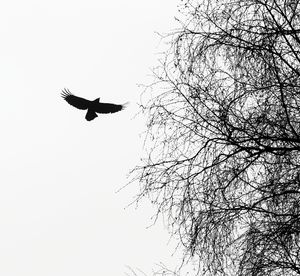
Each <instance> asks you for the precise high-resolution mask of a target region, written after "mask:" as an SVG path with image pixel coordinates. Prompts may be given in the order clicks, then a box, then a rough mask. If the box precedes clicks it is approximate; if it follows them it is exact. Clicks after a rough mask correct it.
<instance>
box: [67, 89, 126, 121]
mask: <svg viewBox="0 0 300 276" xmlns="http://www.w3.org/2000/svg"><path fill="white" fill-rule="evenodd" d="M61 96H62V97H63V98H64V99H65V100H66V101H67V102H68V103H69V104H70V105H72V106H74V107H76V108H78V109H83V110H85V109H87V113H86V115H85V119H86V120H87V121H91V120H94V119H95V118H96V117H98V115H97V113H115V112H118V111H121V110H123V109H124V108H125V107H126V105H127V103H125V104H112V103H101V102H100V98H97V99H96V100H94V101H89V100H86V99H84V98H80V97H77V96H75V95H73V94H72V93H71V92H70V90H69V89H66V88H64V89H63V90H62V93H61Z"/></svg>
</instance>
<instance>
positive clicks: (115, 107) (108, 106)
mask: <svg viewBox="0 0 300 276" xmlns="http://www.w3.org/2000/svg"><path fill="white" fill-rule="evenodd" d="M126 105H127V103H126V104H112V103H100V102H99V103H97V105H96V106H95V111H96V112H97V113H115V112H118V111H121V110H123V109H124V108H125V107H126Z"/></svg>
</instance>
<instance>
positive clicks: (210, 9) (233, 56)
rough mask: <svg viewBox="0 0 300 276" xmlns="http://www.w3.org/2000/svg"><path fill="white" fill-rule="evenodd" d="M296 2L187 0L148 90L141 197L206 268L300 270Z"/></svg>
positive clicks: (215, 271)
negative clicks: (149, 203) (155, 210)
mask: <svg viewBox="0 0 300 276" xmlns="http://www.w3.org/2000/svg"><path fill="white" fill-rule="evenodd" d="M298 2H299V1H296V0H295V1H292V0H240V1H236V0H216V1H211V0H201V1H200V0H198V1H196V0H191V1H188V0H187V1H185V2H184V3H183V4H182V7H181V14H182V17H183V19H181V20H180V22H181V24H182V25H181V26H182V27H181V28H180V29H178V30H177V31H175V32H174V33H172V34H171V35H169V36H168V37H167V38H166V39H168V38H171V40H170V41H171V47H170V49H169V51H167V52H166V53H165V54H164V59H163V60H162V61H161V66H159V68H157V69H156V70H155V76H156V83H155V84H153V85H151V87H149V89H148V90H146V92H145V95H146V96H147V95H148V99H149V100H148V101H147V102H146V103H143V110H144V112H145V113H146V114H147V115H148V132H147V137H146V145H147V146H148V149H149V152H148V154H147V156H146V158H144V159H143V163H142V164H141V165H140V166H138V167H137V168H136V169H135V170H134V171H135V173H136V178H137V179H138V180H139V182H140V189H141V190H140V194H139V197H138V200H140V199H142V198H144V197H150V198H151V200H152V202H153V203H154V204H156V206H157V215H159V214H167V216H168V221H169V226H170V228H171V229H172V230H173V232H174V234H175V235H178V236H179V237H180V239H181V242H182V244H183V246H184V247H185V248H186V250H187V253H188V254H189V255H190V256H198V257H199V266H200V268H201V270H200V272H199V274H201V275H272V276H273V275H300V239H299V237H300V236H299V234H300V167H299V166H300V154H299V153H300V78H299V76H300V36H299V34H300V7H299V3H298ZM150 95H151V96H150Z"/></svg>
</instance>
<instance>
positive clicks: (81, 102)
mask: <svg viewBox="0 0 300 276" xmlns="http://www.w3.org/2000/svg"><path fill="white" fill-rule="evenodd" d="M61 96H62V97H63V98H64V99H65V100H66V101H67V102H68V103H69V104H70V105H72V106H74V107H76V108H78V109H88V108H89V106H90V104H91V101H89V100H86V99H84V98H80V97H77V96H75V95H73V94H72V93H71V92H70V90H69V89H66V88H65V89H64V90H62V93H61Z"/></svg>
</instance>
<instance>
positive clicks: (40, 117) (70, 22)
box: [0, 0, 178, 276]
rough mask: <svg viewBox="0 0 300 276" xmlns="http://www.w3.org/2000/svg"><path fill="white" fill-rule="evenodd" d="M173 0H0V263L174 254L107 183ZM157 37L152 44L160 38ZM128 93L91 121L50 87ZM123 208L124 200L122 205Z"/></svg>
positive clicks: (118, 165)
mask: <svg viewBox="0 0 300 276" xmlns="http://www.w3.org/2000/svg"><path fill="white" fill-rule="evenodd" d="M177 4H178V1H175V0H163V1H162V0H152V1H148V0H131V1H124V0H118V1H117V0H115V1H92V0H80V1H74V0H72V1H71V0H52V1H41V0H36V1H34V0H28V1H21V0H16V1H13V0H11V1H1V3H0V37H1V39H0V91H1V92H0V93H1V101H0V125H1V138H0V141H1V144H0V166H1V169H0V275H5V276H17V275H22V276H27V275H28V276H29V275H30V276H41V275H43V276H47V275H53V276H54V275H55V276H60V275H61V276H67V275H72V276H79V275H89V276H94V275H125V274H126V272H127V273H128V269H127V267H126V266H131V267H133V268H139V269H141V270H143V271H144V272H145V273H147V274H148V275H149V272H151V268H152V267H153V266H154V264H155V263H159V262H160V261H162V262H164V263H166V264H167V265H170V266H172V265H175V263H176V262H175V261H174V260H173V258H172V256H171V255H172V253H173V250H174V247H173V246H172V245H171V244H172V242H171V243H169V234H168V233H167V231H166V229H164V227H163V224H162V223H161V222H160V221H159V222H158V224H157V225H156V226H154V227H150V228H147V226H149V225H150V224H151V215H152V214H153V210H151V207H150V206H149V205H148V204H145V205H142V206H141V207H140V208H139V209H137V210H136V209H135V208H134V207H130V208H125V207H126V206H127V205H128V204H129V203H130V202H131V201H132V199H133V197H134V195H135V194H136V193H137V186H132V187H129V188H128V189H125V190H123V191H121V192H119V193H116V191H117V190H118V189H119V188H120V187H122V186H123V185H124V184H126V182H127V181H128V179H127V178H126V175H127V174H128V172H129V170H130V169H132V168H133V167H134V166H135V165H136V164H137V163H138V161H139V158H140V155H141V149H142V140H141V138H140V136H139V134H140V133H141V132H142V131H143V130H144V124H143V120H141V119H133V117H134V114H135V113H136V112H137V106H136V102H138V101H139V96H140V93H141V92H142V89H141V88H139V87H138V86H137V84H138V83H147V82H148V79H147V75H149V74H150V73H151V70H150V68H151V67H153V66H155V65H157V58H158V55H157V53H158V52H160V51H161V49H162V48H164V46H162V42H161V41H160V39H159V36H158V35H157V34H155V32H156V31H157V32H161V33H165V32H168V31H170V30H171V29H174V27H175V26H176V22H175V20H174V16H176V13H177ZM161 46H162V48H161ZM64 87H67V88H69V89H70V90H71V91H72V92H73V93H74V94H77V95H79V96H83V97H86V98H87V99H95V98H97V97H100V98H101V100H102V101H104V102H114V103H124V102H127V101H129V102H130V105H129V106H128V108H127V109H126V110H125V111H122V112H120V113H117V114H112V115H103V116H101V115H100V116H99V117H98V118H96V119H95V120H94V121H92V122H87V121H86V120H85V119H84V116H85V112H84V111H80V110H76V109H75V108H73V107H71V106H70V105H68V104H67V103H66V102H65V101H63V99H62V98H61V97H60V91H61V89H62V88H64ZM124 208H125V209H124Z"/></svg>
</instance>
